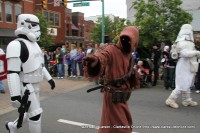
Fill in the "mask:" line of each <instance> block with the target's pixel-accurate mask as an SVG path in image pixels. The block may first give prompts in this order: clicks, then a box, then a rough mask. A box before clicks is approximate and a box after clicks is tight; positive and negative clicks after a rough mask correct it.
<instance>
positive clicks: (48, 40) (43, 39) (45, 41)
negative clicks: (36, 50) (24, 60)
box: [35, 11, 54, 49]
mask: <svg viewBox="0 0 200 133" xmlns="http://www.w3.org/2000/svg"><path fill="white" fill-rule="evenodd" d="M35 15H36V16H37V17H38V19H39V21H40V31H41V36H40V41H39V42H38V44H39V46H40V47H45V49H48V47H49V46H50V45H51V44H52V43H53V40H54V38H53V37H52V36H50V35H48V34H47V28H49V25H50V22H49V21H47V19H46V18H45V17H44V16H43V15H42V13H41V12H40V11H37V12H36V13H35Z"/></svg>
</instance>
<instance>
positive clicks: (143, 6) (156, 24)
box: [132, 0, 192, 46]
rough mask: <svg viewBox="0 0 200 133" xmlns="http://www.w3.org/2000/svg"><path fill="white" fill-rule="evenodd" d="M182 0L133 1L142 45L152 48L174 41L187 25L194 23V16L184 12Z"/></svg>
mask: <svg viewBox="0 0 200 133" xmlns="http://www.w3.org/2000/svg"><path fill="white" fill-rule="evenodd" d="M181 4H182V1H181V0H162V1H161V2H158V1H157V0H148V2H145V1H144V0H133V3H132V8H135V9H136V11H137V12H136V14H135V17H136V20H135V22H134V24H135V25H137V26H139V27H140V28H141V30H140V45H144V46H150V45H152V44H153V43H157V42H159V41H166V40H168V41H174V40H175V39H176V36H177V34H178V32H179V30H180V27H181V26H182V25H183V24H185V23H190V22H191V21H192V16H191V15H190V14H189V13H187V12H186V11H184V10H183V9H182V8H181V7H180V5H181Z"/></svg>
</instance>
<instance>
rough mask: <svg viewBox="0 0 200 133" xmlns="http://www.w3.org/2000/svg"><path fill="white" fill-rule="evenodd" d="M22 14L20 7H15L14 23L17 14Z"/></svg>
mask: <svg viewBox="0 0 200 133" xmlns="http://www.w3.org/2000/svg"><path fill="white" fill-rule="evenodd" d="M21 13H22V7H21V6H20V5H15V22H16V23H17V18H18V16H19V14H21Z"/></svg>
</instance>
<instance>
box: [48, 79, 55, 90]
mask: <svg viewBox="0 0 200 133" xmlns="http://www.w3.org/2000/svg"><path fill="white" fill-rule="evenodd" d="M48 82H49V84H50V86H51V89H52V90H53V89H54V88H55V87H56V85H55V82H54V80H53V79H50V80H49V81H48Z"/></svg>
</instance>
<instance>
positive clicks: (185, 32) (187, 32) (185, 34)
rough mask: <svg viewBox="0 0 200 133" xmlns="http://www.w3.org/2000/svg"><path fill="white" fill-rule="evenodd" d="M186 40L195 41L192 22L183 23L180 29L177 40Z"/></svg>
mask: <svg viewBox="0 0 200 133" xmlns="http://www.w3.org/2000/svg"><path fill="white" fill-rule="evenodd" d="M184 40H187V41H192V42H194V37H193V28H192V26H191V25H190V24H183V25H182V26H181V30H180V31H179V34H178V37H177V39H176V41H175V42H179V41H184Z"/></svg>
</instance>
